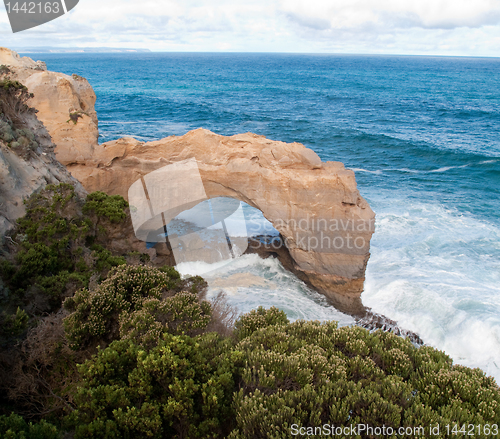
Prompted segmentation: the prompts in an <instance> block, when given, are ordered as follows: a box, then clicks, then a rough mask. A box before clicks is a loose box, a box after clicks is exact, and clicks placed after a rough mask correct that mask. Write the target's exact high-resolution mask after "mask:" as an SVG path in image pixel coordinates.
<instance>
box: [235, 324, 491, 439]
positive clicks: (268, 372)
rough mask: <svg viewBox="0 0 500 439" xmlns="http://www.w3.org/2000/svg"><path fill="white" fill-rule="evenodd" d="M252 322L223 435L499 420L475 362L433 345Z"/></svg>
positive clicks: (350, 330) (333, 328) (328, 327)
mask: <svg viewBox="0 0 500 439" xmlns="http://www.w3.org/2000/svg"><path fill="white" fill-rule="evenodd" d="M254 318H255V317H254ZM243 320H245V321H248V317H245V318H244V319H243ZM253 326H255V327H259V328H258V329H255V330H254V331H253V332H252V333H250V334H248V335H247V337H246V338H244V339H243V340H242V341H241V342H240V343H239V344H238V346H237V349H239V350H242V351H243V352H244V353H245V360H246V366H245V368H244V370H243V372H242V376H241V383H240V386H241V389H240V391H239V392H238V393H237V394H236V395H235V398H234V402H233V404H234V405H233V407H234V410H235V413H236V421H237V424H238V427H237V429H235V430H234V431H233V432H232V434H231V435H230V437H231V438H234V439H236V438H248V437H252V438H268V437H273V438H287V437H290V431H291V430H290V428H291V425H292V424H297V425H299V426H303V427H305V428H307V427H320V426H322V425H324V424H329V425H333V426H337V427H340V426H349V425H352V424H353V425H356V424H360V423H362V424H368V425H369V426H371V427H377V426H378V427H380V426H383V425H385V426H386V427H392V428H394V429H395V430H396V429H397V428H398V427H401V426H403V427H407V426H426V427H427V428H428V427H429V426H430V425H435V424H436V423H439V424H440V425H441V426H444V425H447V424H449V425H452V424H453V423H457V424H460V425H462V424H481V425H485V424H488V423H489V424H494V423H497V424H498V423H499V422H500V392H499V389H498V387H497V386H496V384H495V382H494V380H493V379H492V378H487V377H486V376H485V375H484V373H483V372H482V371H480V370H479V369H474V370H472V369H469V368H466V367H462V366H453V365H452V361H451V359H450V358H449V357H448V356H446V355H445V354H444V353H442V352H439V351H437V350H435V349H433V348H430V347H421V348H415V347H414V346H413V345H412V344H411V343H410V342H409V341H408V340H405V339H402V338H400V337H397V336H395V335H393V334H391V333H385V332H381V331H377V332H374V333H369V332H368V331H367V330H365V329H362V328H359V327H342V328H337V324H336V323H335V322H328V323H324V324H320V323H319V322H304V321H297V322H294V323H292V324H288V325H283V324H282V323H281V322H280V323H278V324H275V325H266V326H261V325H260V324H256V325H253ZM247 327H248V325H247ZM427 433H428V431H427ZM441 434H442V436H437V437H445V436H443V431H441ZM422 437H427V435H424V436H422Z"/></svg>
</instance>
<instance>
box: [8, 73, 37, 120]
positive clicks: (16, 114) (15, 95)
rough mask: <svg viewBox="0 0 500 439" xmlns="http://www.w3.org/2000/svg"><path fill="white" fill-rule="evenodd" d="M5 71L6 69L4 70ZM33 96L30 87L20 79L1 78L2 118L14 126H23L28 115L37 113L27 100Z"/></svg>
mask: <svg viewBox="0 0 500 439" xmlns="http://www.w3.org/2000/svg"><path fill="white" fill-rule="evenodd" d="M2 73H5V70H2ZM32 97H33V93H29V92H28V88H27V87H26V86H25V85H23V84H21V83H20V82H19V81H16V80H12V79H10V78H9V77H5V78H3V79H0V119H1V120H3V121H4V122H8V123H9V124H11V125H12V126H13V127H14V128H18V127H21V126H23V125H24V124H25V122H26V115H27V114H30V113H31V114H33V113H36V110H35V109H34V108H31V107H30V106H29V105H28V104H27V102H28V100H29V99H31V98H32Z"/></svg>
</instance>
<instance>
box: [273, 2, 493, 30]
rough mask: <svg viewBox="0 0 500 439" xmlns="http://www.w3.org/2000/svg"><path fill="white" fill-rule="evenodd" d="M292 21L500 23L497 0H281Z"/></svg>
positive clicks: (428, 25)
mask: <svg viewBox="0 0 500 439" xmlns="http://www.w3.org/2000/svg"><path fill="white" fill-rule="evenodd" d="M280 10H281V11H282V12H283V14H284V15H286V16H287V17H288V18H289V19H290V20H291V21H294V22H296V23H297V24H299V25H301V26H305V27H310V28H312V29H317V30H327V29H339V30H340V29H344V30H352V31H365V30H374V31H382V32H383V31H387V30H391V29H408V28H415V27H420V28H424V29H454V28H460V27H468V28H477V27H481V26H485V25H496V24H499V23H500V1H499V0H474V1H471V0H335V1H331V0H317V1H314V2H312V1H311V0H281V2H280Z"/></svg>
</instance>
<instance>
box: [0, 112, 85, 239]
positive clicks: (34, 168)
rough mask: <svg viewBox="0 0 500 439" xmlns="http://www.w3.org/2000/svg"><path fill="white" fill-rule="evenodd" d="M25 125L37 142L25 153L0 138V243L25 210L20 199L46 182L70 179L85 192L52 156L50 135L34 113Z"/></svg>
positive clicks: (83, 195) (76, 187) (36, 190)
mask: <svg viewBox="0 0 500 439" xmlns="http://www.w3.org/2000/svg"><path fill="white" fill-rule="evenodd" d="M28 127H29V129H30V130H32V132H33V133H34V134H35V138H36V141H37V142H38V144H39V147H38V148H37V150H36V151H32V152H31V153H30V154H29V156H28V157H24V156H22V155H19V153H18V151H14V150H13V149H12V148H11V147H9V146H8V145H7V144H6V143H5V142H3V141H1V140H0V245H1V244H3V241H4V240H5V235H6V233H8V231H9V230H11V229H13V228H14V225H15V221H16V220H17V219H18V218H20V217H22V216H23V215H24V214H25V213H26V209H25V205H24V200H26V199H28V198H29V197H30V195H31V194H33V193H34V192H38V191H40V190H41V189H43V188H44V187H45V186H47V185H48V184H59V183H70V184H72V185H74V186H75V189H76V191H77V193H78V194H79V195H80V196H81V197H85V196H86V192H85V190H84V188H83V187H82V185H81V184H80V183H79V182H78V181H77V180H75V178H73V177H72V176H71V174H70V173H69V172H68V170H67V169H66V168H65V167H64V166H62V165H61V164H60V163H59V162H58V161H57V160H56V159H55V156H54V152H53V146H54V145H53V144H52V142H51V140H50V136H49V135H48V133H47V131H46V130H45V127H44V126H43V125H42V124H41V123H40V122H39V121H38V120H37V119H36V117H35V116H34V115H30V116H29V120H28Z"/></svg>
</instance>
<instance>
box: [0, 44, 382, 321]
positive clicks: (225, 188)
mask: <svg viewBox="0 0 500 439" xmlns="http://www.w3.org/2000/svg"><path fill="white" fill-rule="evenodd" d="M0 65H6V66H8V68H9V69H10V71H11V76H13V77H14V78H15V79H17V80H19V81H20V82H22V83H23V84H25V85H26V86H27V87H28V89H29V91H30V92H31V93H33V95H34V97H33V98H32V99H31V101H30V105H32V106H33V107H34V108H36V109H37V110H38V113H37V117H38V120H39V121H40V122H42V123H43V125H44V127H41V128H40V129H42V130H43V129H44V128H46V131H47V134H46V138H47V142H48V144H50V145H49V146H50V147H49V146H47V151H45V150H44V151H41V150H40V151H39V152H38V154H36V157H35V158H34V159H33V160H31V161H26V162H24V163H21V162H19V160H21V159H19V158H15V157H14V154H13V153H12V152H10V151H9V148H8V147H7V146H6V145H5V144H2V150H1V153H2V156H1V160H2V163H3V165H2V168H0V172H1V178H2V182H1V184H2V186H1V187H2V193H1V195H0V198H1V199H0V203H3V204H0V206H2V209H0V214H1V217H0V221H1V222H2V224H3V225H2V234H5V231H6V230H7V229H8V227H9V226H11V225H12V224H13V221H15V219H16V218H17V217H20V216H21V215H22V214H23V208H22V200H23V199H25V198H27V197H28V196H29V195H30V194H31V193H33V192H36V191H37V190H39V189H40V188H41V187H42V186H43V185H44V184H47V183H49V182H54V181H71V182H75V179H76V180H78V181H79V182H80V183H81V184H82V186H83V188H85V190H86V191H89V192H91V191H96V190H100V191H103V192H106V193H107V194H109V195H112V194H119V195H122V196H123V197H125V198H127V195H128V188H129V187H130V186H131V185H132V184H133V183H134V182H136V181H137V180H139V179H140V178H141V177H144V176H145V175H147V174H148V173H150V172H152V171H155V170H157V169H159V168H161V167H163V166H166V165H169V164H172V163H176V162H179V161H183V160H187V159H193V158H194V159H195V160H196V162H197V164H198V168H199V171H200V175H201V178H202V181H203V185H204V187H205V191H206V194H207V196H208V197H210V198H214V197H231V198H236V199H238V200H241V201H244V202H245V203H248V204H249V205H250V206H253V207H255V208H257V209H259V210H260V211H261V212H262V213H263V215H264V216H265V217H266V218H267V219H268V220H269V221H270V222H271V223H272V224H273V226H274V227H275V228H276V229H277V230H278V232H279V233H280V238H279V241H280V245H279V246H276V245H275V246H274V247H269V246H267V247H266V246H261V248H260V249H258V250H256V249H255V245H253V246H252V245H250V249H249V251H257V252H259V253H260V254H261V255H262V256H264V257H266V256H276V257H278V258H279V259H280V261H281V262H282V263H283V264H284V266H285V267H286V268H287V269H289V270H291V271H292V272H294V273H295V274H296V275H297V276H298V277H299V278H301V279H302V280H304V281H305V282H306V283H308V284H309V285H311V286H312V287H313V288H315V289H316V290H318V291H320V292H321V293H323V294H324V295H325V296H326V297H327V298H328V299H329V300H330V301H331V303H332V304H333V305H334V306H336V307H337V308H338V309H340V310H342V311H344V312H347V313H349V314H352V315H355V316H358V317H364V318H365V319H366V318H367V310H366V308H365V307H364V306H363V305H362V302H361V293H362V291H363V282H364V279H365V269H366V264H367V262H368V259H369V256H370V253H369V250H370V239H371V236H372V234H373V232H374V219H375V214H374V212H373V211H372V209H371V208H370V206H369V205H368V203H367V202H366V201H365V200H364V199H363V197H362V196H361V195H360V193H359V191H358V189H357V186H356V179H355V175H354V172H353V171H351V170H348V169H345V167H344V165H343V164H342V163H340V162H322V161H321V159H320V158H319V157H318V156H317V154H316V153H315V152H314V151H312V150H310V149H308V148H306V147H305V146H303V145H301V144H298V143H284V142H279V141H274V140H270V139H267V138H265V137H263V136H259V135H257V134H252V133H245V134H238V135H235V136H230V137H225V136H220V135H217V134H215V133H212V132H210V131H208V130H204V129H197V130H194V131H191V132H189V133H187V134H185V135H183V136H171V137H167V138H164V139H161V140H158V141H154V142H146V143H145V142H140V141H138V140H136V139H134V138H131V137H126V138H122V139H118V140H115V141H111V142H107V143H103V144H101V145H99V143H98V121H97V115H96V112H95V109H94V104H95V100H96V97H95V93H94V92H93V90H92V87H91V86H90V84H89V83H88V82H87V80H86V79H84V78H82V77H80V76H77V75H72V76H68V75H65V74H62V73H55V72H50V71H47V70H46V67H45V65H44V64H43V63H41V62H35V61H33V60H31V59H29V58H26V57H25V58H21V57H19V55H18V54H17V53H15V52H12V51H10V50H8V49H4V48H0ZM50 140H51V141H50ZM51 148H53V150H54V154H55V158H56V159H57V160H54V158H53V156H52V149H51ZM18 162H19V163H18ZM58 162H59V163H61V164H62V165H64V166H61V165H60V164H59V163H58ZM6 204H8V206H9V207H8V208H6V207H5V205H6ZM13 206H14V207H15V208H14V207H13ZM127 233H132V228H131V227H127ZM121 238H123V236H122V237H121ZM134 238H135V237H131V238H130V240H129V241H128V243H129V244H130V245H132V244H131V243H132V242H133V241H134ZM121 242H122V243H123V242H124V241H123V239H122V241H121ZM142 244H144V243H139V242H138V241H137V240H135V241H134V243H133V245H134V247H135V248H140V247H141V245H142ZM143 247H144V250H145V246H143ZM252 247H253V249H252ZM141 248H142V247H141ZM150 253H152V257H153V259H154V258H162V260H164V261H168V262H173V258H172V253H171V251H170V249H169V247H168V243H167V245H164V244H161V243H160V244H157V245H156V248H155V249H152V250H150ZM153 253H154V254H153ZM370 315H371V314H370V313H368V319H370ZM365 326H370V324H369V323H366V324H365Z"/></svg>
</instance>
